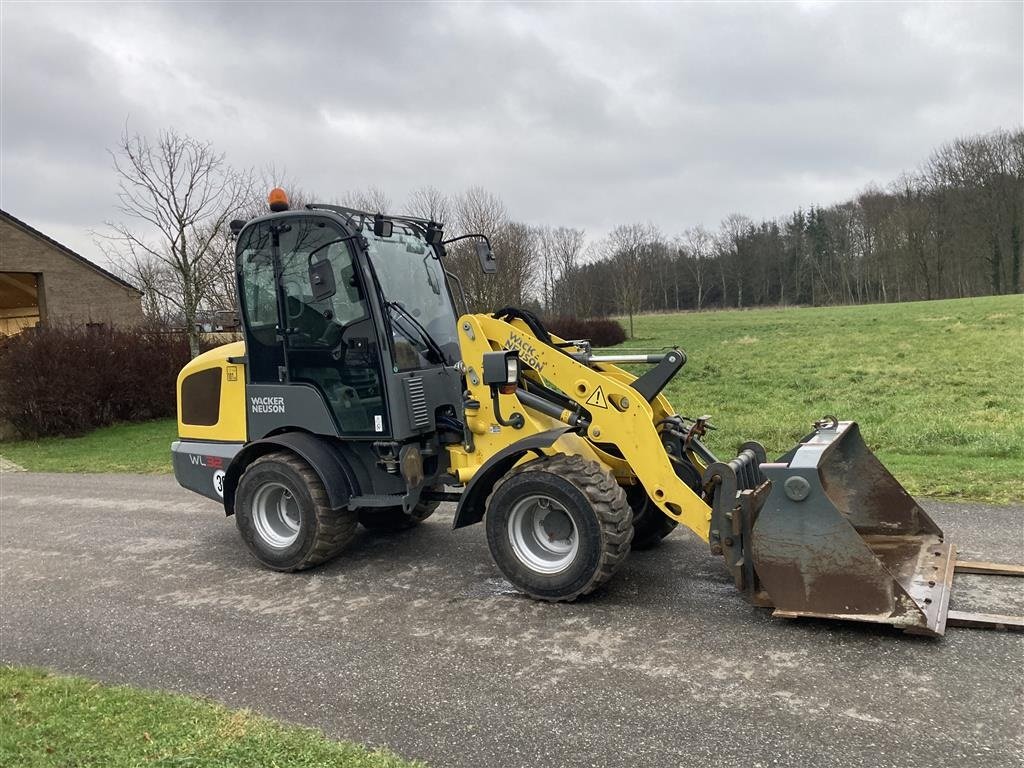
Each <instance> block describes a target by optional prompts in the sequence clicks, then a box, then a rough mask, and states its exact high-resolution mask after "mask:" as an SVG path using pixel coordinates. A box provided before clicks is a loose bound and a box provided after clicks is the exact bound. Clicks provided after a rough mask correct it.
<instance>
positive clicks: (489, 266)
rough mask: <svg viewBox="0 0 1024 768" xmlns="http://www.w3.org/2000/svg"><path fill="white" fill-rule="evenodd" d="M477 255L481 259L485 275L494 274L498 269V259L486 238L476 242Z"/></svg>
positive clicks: (481, 266) (481, 267)
mask: <svg viewBox="0 0 1024 768" xmlns="http://www.w3.org/2000/svg"><path fill="white" fill-rule="evenodd" d="M476 257H477V258H478V259H480V269H482V270H483V272H484V274H485V275H493V274H494V273H495V272H497V271H498V259H497V257H495V255H494V251H492V250H491V246H489V245H488V244H487V241H485V240H478V241H477V243H476Z"/></svg>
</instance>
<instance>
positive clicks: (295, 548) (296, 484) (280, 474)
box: [235, 451, 357, 571]
mask: <svg viewBox="0 0 1024 768" xmlns="http://www.w3.org/2000/svg"><path fill="white" fill-rule="evenodd" d="M356 523H357V518H356V513H355V512H350V511H348V510H333V509H331V506H330V502H329V501H328V498H327V491H326V490H325V489H324V484H323V481H321V480H320V477H319V475H317V473H316V472H314V471H313V469H312V467H310V466H309V465H308V464H307V463H306V462H305V461H303V460H302V459H300V458H299V457H298V456H295V455H294V454H292V453H287V452H284V451H280V452H274V453H268V454H266V455H265V456H260V457H259V458H258V459H256V460H255V461H253V462H252V464H250V465H249V466H248V467H246V469H245V472H243V473H242V477H241V478H240V479H239V481H238V489H237V490H236V492H235V525H236V526H237V527H238V531H239V533H240V534H241V535H242V540H243V541H244V542H245V544H246V546H247V547H248V548H249V551H250V552H251V553H252V554H253V556H254V557H255V558H256V559H257V560H259V561H260V562H261V563H262V564H263V565H265V566H267V567H268V568H272V569H273V570H275V571H301V570H303V569H305V568H312V567H313V566H315V565H319V564H320V563H324V562H326V561H328V560H330V559H331V558H333V557H335V556H336V555H337V554H338V553H339V552H340V551H341V550H342V548H343V547H344V546H345V545H346V544H348V543H349V542H350V541H351V540H352V538H353V537H354V536H355V532H356Z"/></svg>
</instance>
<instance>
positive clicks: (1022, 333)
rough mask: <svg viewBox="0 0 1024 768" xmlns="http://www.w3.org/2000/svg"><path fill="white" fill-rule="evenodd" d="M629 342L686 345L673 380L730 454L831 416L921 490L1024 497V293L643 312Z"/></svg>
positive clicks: (679, 396) (680, 400) (714, 443)
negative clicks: (857, 429)
mask: <svg viewBox="0 0 1024 768" xmlns="http://www.w3.org/2000/svg"><path fill="white" fill-rule="evenodd" d="M636 329H637V331H636V335H637V338H635V339H633V340H632V341H629V342H626V344H625V345H624V346H627V347H659V348H660V347H663V346H667V345H671V344H678V345H679V346H681V347H682V348H683V349H684V350H686V353H687V356H688V362H687V365H686V367H685V368H683V370H682V371H681V372H680V374H679V375H678V376H677V377H676V378H675V380H674V381H673V382H672V383H671V384H670V385H669V387H668V388H667V390H666V394H667V395H668V397H669V399H670V400H671V401H672V403H673V405H674V406H675V407H676V409H677V410H678V411H679V412H680V413H682V414H684V415H688V416H698V415H701V414H712V415H713V416H714V419H713V422H712V423H713V424H715V425H716V426H717V427H718V431H716V432H713V433H711V435H710V437H709V443H710V445H711V447H712V449H713V450H715V451H716V452H718V453H720V455H722V456H723V457H725V456H726V455H727V454H730V452H733V453H731V454H730V455H735V454H734V451H735V449H736V447H737V446H738V445H739V444H740V443H741V442H743V441H744V440H760V441H761V442H763V443H764V444H765V446H766V447H767V448H768V453H769V456H771V455H772V454H775V455H778V454H781V453H782V452H784V451H785V450H788V449H789V448H790V447H792V446H793V444H794V443H795V441H796V440H797V439H799V438H800V437H802V436H803V435H805V434H806V433H807V432H808V431H810V425H811V422H812V421H814V420H815V419H816V418H818V417H820V416H822V415H824V414H835V415H836V416H838V417H840V418H842V419H853V420H856V421H857V422H859V423H860V426H861V432H862V434H863V435H864V437H865V439H866V440H867V442H868V444H869V446H870V447H871V448H872V449H873V450H875V451H876V452H877V453H878V455H879V457H880V458H881V459H882V461H883V462H884V463H885V464H886V465H888V467H889V469H890V470H891V471H892V472H893V474H894V475H895V476H896V478H897V479H898V480H900V481H901V482H902V483H903V484H904V485H905V486H906V487H907V489H908V490H909V491H910V492H911V493H912V494H921V495H924V496H934V497H947V498H965V499H978V500H988V501H1000V502H1005V501H1010V500H1017V499H1021V498H1024V297H1022V296H1020V295H1016V296H995V297H984V298H977V299H958V300H950V301H932V302H915V303H909V304H885V305H869V306H858V307H828V308H797V309H760V310H749V311H729V312H702V313H684V314H674V315H646V316H642V317H638V318H637V319H636Z"/></svg>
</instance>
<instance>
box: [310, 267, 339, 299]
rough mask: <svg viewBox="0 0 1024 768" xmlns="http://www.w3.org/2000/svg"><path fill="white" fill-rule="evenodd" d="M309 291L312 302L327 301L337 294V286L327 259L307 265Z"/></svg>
mask: <svg viewBox="0 0 1024 768" xmlns="http://www.w3.org/2000/svg"><path fill="white" fill-rule="evenodd" d="M309 289H310V292H311V293H312V294H313V301H323V300H324V299H329V298H331V296H333V295H334V294H336V293H337V292H338V286H337V284H336V283H335V282H334V270H333V269H331V262H329V261H328V260H327V259H324V260H323V261H318V262H317V263H316V264H310V265H309Z"/></svg>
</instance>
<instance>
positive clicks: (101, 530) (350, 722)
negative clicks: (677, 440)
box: [0, 472, 1024, 768]
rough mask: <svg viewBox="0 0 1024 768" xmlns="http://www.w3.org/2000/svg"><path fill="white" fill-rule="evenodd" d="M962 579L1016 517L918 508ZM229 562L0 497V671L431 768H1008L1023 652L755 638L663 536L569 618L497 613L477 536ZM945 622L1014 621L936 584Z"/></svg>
mask: <svg viewBox="0 0 1024 768" xmlns="http://www.w3.org/2000/svg"><path fill="white" fill-rule="evenodd" d="M925 506H926V508H927V509H928V511H929V512H931V513H932V514H933V516H934V517H935V519H936V521H937V522H938V523H939V524H940V525H941V526H943V527H944V528H945V530H946V533H947V537H948V539H949V540H951V541H953V542H955V543H956V544H957V545H958V547H959V549H960V550H961V557H962V558H964V559H985V560H1001V561H1005V562H1022V561H1024V508H1022V507H1019V506H1017V507H987V506H982V505H974V504H948V503H938V502H926V503H925ZM450 525H451V509H450V508H442V509H441V510H440V511H439V512H438V513H437V514H436V515H434V517H432V518H431V519H430V520H428V521H427V522H426V523H424V524H423V525H422V526H421V527H420V528H418V529H416V530H413V531H408V532H404V533H401V534H397V535H391V536H383V535H376V534H371V533H369V532H366V531H361V532H360V534H359V537H358V538H357V540H356V541H355V542H354V544H353V546H351V547H350V548H349V550H348V551H347V552H346V553H345V554H344V555H342V556H341V557H340V558H339V559H338V560H336V561H334V562H332V563H329V564H327V565H326V566H324V567H321V568H319V569H316V570H314V571H311V572H305V573H302V574H277V573H272V572H269V571H266V570H264V569H262V568H261V567H259V565H258V564H257V563H256V562H255V561H254V560H252V559H251V558H250V557H249V555H248V554H247V552H246V551H245V549H244V548H243V546H242V544H241V541H240V539H239V537H238V535H237V533H236V531H235V527H234V522H233V520H232V519H230V518H225V517H224V516H223V513H222V512H221V511H220V509H219V508H218V505H216V504H215V503H213V502H210V501H207V500H204V499H202V498H199V497H197V496H195V495H193V494H190V493H188V492H186V491H183V490H181V489H179V488H178V487H177V486H176V485H175V483H174V480H173V479H172V478H170V477H154V476H111V475H46V474H32V473H7V472H5V473H3V474H0V662H2V663H6V664H25V665H34V666H42V667H46V668H49V669H53V670H57V671H60V672H66V673H74V674H80V675H86V676H89V677H92V678H96V679H99V680H103V681H107V682H113V683H130V684H133V685H138V686H142V687H146V688H155V689H163V690H170V691H178V692H183V693H189V694H196V695H200V696H207V697H210V698H212V699H215V700H217V701H220V702H223V703H225V704H227V705H229V706H232V707H248V708H251V709H253V710H255V711H258V712H261V713H264V714H267V715H270V716H272V717H276V718H280V719H283V720H287V721H292V722H296V723H302V724H305V725H310V726H315V727H317V728H320V729H322V730H323V731H324V732H326V733H327V734H328V735H329V736H332V737H337V738H344V739H352V740H355V741H359V742H363V743H367V744H373V745H386V746H388V747H389V748H391V749H393V750H395V751H396V752H398V753H399V754H401V755H403V756H404V757H408V758H419V759H423V760H425V761H427V762H428V763H429V764H430V765H432V766H435V767H436V768H440V767H441V766H452V767H456V766H458V767H467V768H468V767H470V766H472V767H473V768H478V767H483V766H488V767H490V766H494V767H495V768H499V767H504V766H509V767H511V766H655V767H660V766H684V765H685V766H698V765H715V766H717V765H722V766H745V767H746V768H758V767H760V766H773V765H802V766H872V767H873V768H874V767H879V768H881V767H884V766H899V767H900V768H907V767H908V766H937V765H956V766H972V768H973V767H975V766H977V767H981V766H1021V765H1024V758H1022V755H1024V664H1022V662H1024V634H1011V633H1005V632H994V631H979V630H970V629H962V628H951V629H950V630H949V632H948V634H947V636H946V637H945V638H944V639H941V640H934V639H925V638H918V637H911V636H906V635H902V634H899V633H897V632H895V631H893V630H891V629H888V628H885V627H876V626H870V625H868V626H859V625H845V624H840V623H835V622H827V621H813V620H800V621H786V620H781V619H773V618H771V616H770V614H769V613H768V612H767V611H764V610H762V609H757V608H753V607H750V606H748V605H747V604H746V603H745V602H744V601H743V599H742V598H741V597H740V596H739V595H738V594H737V593H736V592H735V591H734V588H733V586H732V583H731V581H730V580H729V579H728V577H727V575H726V574H725V572H724V569H723V568H722V567H721V566H720V565H719V563H718V562H717V561H716V560H714V559H713V558H712V557H711V556H710V555H709V554H708V553H707V550H706V546H705V545H704V544H702V543H701V542H699V541H698V540H697V539H696V538H695V537H693V536H691V535H689V534H688V533H686V532H684V531H682V530H677V532H676V533H675V534H673V535H672V536H671V537H670V538H669V539H667V540H666V541H665V542H664V544H663V546H662V547H660V548H659V549H657V550H655V551H653V552H646V553H644V552H641V553H634V554H633V555H631V557H630V560H629V561H628V562H627V564H626V566H625V567H624V569H623V570H622V571H621V572H620V573H619V575H618V577H617V578H616V580H615V581H613V582H612V583H611V584H610V585H608V586H607V587H606V588H604V589H603V590H602V591H601V592H599V593H598V594H595V595H593V596H592V597H590V598H588V599H586V600H584V601H580V602H579V603H576V604H572V605H546V604H539V603H535V602H532V601H530V600H528V599H524V598H522V597H521V596H519V595H517V594H515V592H514V591H513V590H512V589H511V587H510V586H509V585H508V584H507V583H505V582H504V581H503V580H502V578H501V575H500V573H499V572H498V571H497V569H496V568H495V567H494V565H493V564H492V563H491V561H490V556H489V553H488V551H487V544H486V541H485V537H484V532H483V530H482V528H481V527H480V526H474V527H471V528H468V529H463V530H459V531H454V532H453V531H451V530H450ZM952 607H954V608H959V609H975V610H987V611H991V612H999V613H1017V614H1020V613H1022V612H1024V584H1022V582H1021V580H1019V579H1018V580H1013V579H1008V578H999V577H982V576H958V577H957V579H956V582H955V585H954V592H953V601H952Z"/></svg>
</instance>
